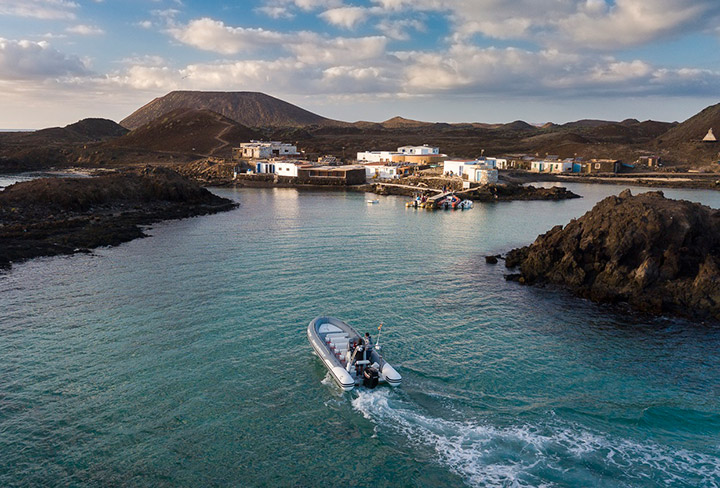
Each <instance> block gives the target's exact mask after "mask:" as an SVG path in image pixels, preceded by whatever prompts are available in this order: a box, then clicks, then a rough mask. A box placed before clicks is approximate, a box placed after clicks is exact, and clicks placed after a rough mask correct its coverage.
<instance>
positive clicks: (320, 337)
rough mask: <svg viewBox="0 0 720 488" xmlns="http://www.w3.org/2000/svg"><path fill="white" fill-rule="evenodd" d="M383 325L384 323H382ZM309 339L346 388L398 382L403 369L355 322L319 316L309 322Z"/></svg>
mask: <svg viewBox="0 0 720 488" xmlns="http://www.w3.org/2000/svg"><path fill="white" fill-rule="evenodd" d="M381 327H382V326H381ZM307 335H308V340H309V341H310V344H311V345H312V347H313V350H314V351H315V354H317V355H318V357H320V359H321V360H322V362H323V364H324V365H325V367H326V368H327V369H328V371H330V375H331V376H332V377H333V379H334V380H335V382H336V383H337V384H338V385H339V386H340V388H342V389H343V390H345V391H350V390H352V389H353V388H355V387H356V386H359V385H362V386H364V387H366V388H375V387H376V386H377V385H378V383H387V384H389V385H391V386H398V385H399V384H400V383H401V382H402V377H401V376H400V373H398V372H397V371H395V368H393V367H392V366H391V365H390V363H388V362H387V361H385V360H384V359H383V357H382V356H381V355H380V345H379V344H378V343H377V342H376V343H375V344H372V343H367V342H366V341H365V340H363V337H362V336H361V335H360V334H358V332H357V331H356V330H355V329H353V328H352V327H351V326H349V325H348V324H346V323H345V322H343V321H342V320H340V319H336V318H335V317H317V318H315V319H313V320H312V321H311V322H310V324H309V325H308V329H307Z"/></svg>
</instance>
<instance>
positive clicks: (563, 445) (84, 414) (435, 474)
mask: <svg viewBox="0 0 720 488" xmlns="http://www.w3.org/2000/svg"><path fill="white" fill-rule="evenodd" d="M565 186H568V187H569V188H571V189H572V190H573V191H575V192H576V193H579V194H581V195H583V196H584V198H583V199H580V200H567V201H561V202H507V203H496V204H476V206H475V208H474V209H472V210H469V211H462V212H461V211H456V212H450V211H445V212H442V211H438V212H434V213H433V212H426V211H423V210H419V211H418V210H414V209H406V208H405V206H404V202H405V200H406V199H404V198H401V197H379V200H380V203H379V204H376V205H368V204H367V203H366V199H368V198H375V196H374V195H373V196H371V195H365V194H362V193H351V192H348V193H345V192H313V191H298V190H294V189H217V190H214V191H216V192H217V193H219V194H221V195H223V196H226V197H228V198H232V199H235V200H237V201H238V202H239V203H240V207H239V208H238V209H236V210H234V211H231V212H227V213H222V214H217V215H211V216H203V217H197V218H191V219H186V220H182V221H173V222H165V223H161V224H157V225H155V226H153V227H152V228H151V229H150V230H148V233H149V234H151V236H152V237H149V238H147V239H140V240H136V241H132V242H129V243H126V244H123V245H121V246H118V247H114V248H102V249H98V250H96V251H95V252H94V253H93V254H92V255H77V256H69V257H53V258H43V259H36V260H33V261H30V262H27V263H23V264H19V265H16V266H14V267H13V268H12V269H11V270H10V271H8V272H4V273H2V274H0V486H3V487H16V486H19V487H35V486H68V487H70V486H72V487H86V486H98V487H112V486H133V487H163V486H188V487H198V486H233V487H235V486H268V487H274V486H295V487H316V486H323V487H325V486H345V487H347V486H387V487H405V486H407V487H431V486H432V487H457V486H474V487H484V486H488V487H490V486H492V487H495V486H521V487H522V486H544V487H578V486H583V487H590V486H592V487H617V486H640V487H643V486H647V487H655V486H673V487H684V486H687V487H699V486H702V487H713V486H719V485H720V367H719V365H720V327H718V326H714V325H709V324H701V323H691V322H687V321H684V320H680V319H675V318H667V317H660V318H649V317H646V316H643V315H639V314H636V313H633V312H630V311H628V310H627V309H625V308H622V307H607V306H599V305H596V304H593V303H590V302H588V301H584V300H581V299H577V298H575V297H573V296H571V295H569V294H567V293H566V292H563V291H561V290H557V289H554V288H529V287H522V286H519V285H518V284H517V283H509V282H506V281H505V280H504V279H503V273H505V272H506V271H505V269H504V267H503V266H502V264H499V265H494V266H493V265H488V264H486V263H485V259H484V257H485V255H487V254H496V253H504V252H506V251H508V250H510V249H511V248H513V247H517V246H520V245H524V244H528V243H530V242H531V241H532V240H534V238H535V237H536V236H537V235H538V234H540V233H543V232H545V231H547V230H549V229H550V228H551V227H553V226H554V225H557V224H566V223H567V222H569V220H570V219H572V218H576V217H579V216H581V215H582V214H583V213H584V212H586V211H587V210H589V209H590V208H591V207H592V206H593V205H594V203H596V202H597V201H599V200H600V199H602V198H603V197H605V196H607V195H610V194H616V193H618V192H620V191H621V190H622V189H624V187H620V186H612V185H607V186H606V185H594V186H593V185H581V184H568V185H565ZM636 191H646V190H643V189H638V190H636ZM665 194H666V195H667V196H671V197H674V198H684V199H689V200H694V201H700V202H703V203H705V204H707V205H710V206H713V207H715V208H720V193H718V192H712V191H680V190H665ZM322 314H329V315H334V316H337V317H340V318H342V319H344V320H346V321H347V322H349V323H350V324H352V325H354V326H355V327H356V328H358V329H359V331H361V332H365V331H368V332H370V333H371V334H372V335H373V336H374V337H377V326H378V324H379V323H380V322H383V323H384V324H385V325H384V327H383V329H382V334H381V336H380V338H379V339H380V344H381V345H382V349H383V352H384V354H385V356H386V358H387V359H389V360H390V362H391V363H393V364H394V365H395V366H396V368H397V370H398V371H399V372H400V373H401V374H402V375H403V384H402V386H401V387H399V388H397V389H391V388H390V387H382V386H381V387H378V388H377V389H375V390H372V391H366V390H360V391H353V392H349V393H344V392H342V391H340V390H339V388H338V387H337V386H336V385H335V384H334V383H333V382H332V380H331V379H330V378H329V377H328V375H327V374H326V370H325V368H324V367H323V365H322V364H321V362H320V361H319V360H318V359H317V358H316V357H315V356H314V355H313V353H312V349H311V347H310V345H309V344H308V341H307V338H306V328H307V324H308V322H309V321H310V320H311V319H313V318H314V317H316V316H318V315H322Z"/></svg>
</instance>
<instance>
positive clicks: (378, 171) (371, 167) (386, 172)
mask: <svg viewBox="0 0 720 488" xmlns="http://www.w3.org/2000/svg"><path fill="white" fill-rule="evenodd" d="M363 166H365V178H366V179H367V180H373V179H376V180H377V179H380V180H394V179H396V178H399V177H400V172H399V170H400V168H399V167H398V166H388V165H385V164H383V163H364V164H363Z"/></svg>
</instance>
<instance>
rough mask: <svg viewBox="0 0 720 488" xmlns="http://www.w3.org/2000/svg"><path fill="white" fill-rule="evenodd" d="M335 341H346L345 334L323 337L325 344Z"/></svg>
mask: <svg viewBox="0 0 720 488" xmlns="http://www.w3.org/2000/svg"><path fill="white" fill-rule="evenodd" d="M335 339H345V340H347V339H348V336H347V334H328V335H326V336H325V342H328V341H334V340H335Z"/></svg>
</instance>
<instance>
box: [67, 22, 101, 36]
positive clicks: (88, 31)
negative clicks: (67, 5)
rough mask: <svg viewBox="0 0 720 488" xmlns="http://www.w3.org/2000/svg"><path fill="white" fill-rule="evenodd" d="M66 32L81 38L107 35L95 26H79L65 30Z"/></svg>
mask: <svg viewBox="0 0 720 488" xmlns="http://www.w3.org/2000/svg"><path fill="white" fill-rule="evenodd" d="M65 31H66V32H69V33H71V34H78V35H81V36H97V35H100V34H105V31H104V30H102V29H101V28H99V27H97V26H94V25H85V24H78V25H74V26H72V27H68V28H67V29H65Z"/></svg>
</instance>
